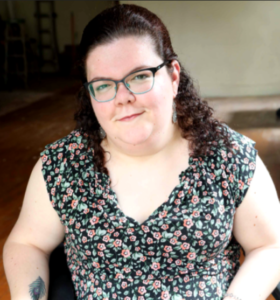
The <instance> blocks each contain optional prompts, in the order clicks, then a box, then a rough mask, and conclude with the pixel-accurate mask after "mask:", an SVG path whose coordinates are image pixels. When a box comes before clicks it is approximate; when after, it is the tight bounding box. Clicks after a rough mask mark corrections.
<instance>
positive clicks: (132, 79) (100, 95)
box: [84, 60, 171, 102]
mask: <svg viewBox="0 0 280 300" xmlns="http://www.w3.org/2000/svg"><path fill="white" fill-rule="evenodd" d="M170 62H171V60H168V61H165V62H163V63H162V64H160V65H159V66H157V67H155V68H148V69H142V70H139V71H136V72H133V73H131V74H129V75H127V76H125V77H124V78H123V79H122V80H111V79H100V80H93V81H90V82H86V83H84V86H85V87H86V89H88V91H89V93H90V95H91V96H92V97H93V98H94V99H95V100H96V101H98V102H108V101H111V100H113V99H114V98H115V97H116V94H117V86H118V83H119V82H122V83H123V84H124V86H125V87H126V88H127V89H128V90H129V91H130V92H132V93H133V94H137V95H139V94H145V93H147V92H149V91H150V90H151V89H152V88H153V86H154V83H155V73H156V72H157V71H158V70H160V69H161V68H162V67H163V66H165V65H167V64H168V63H170Z"/></svg>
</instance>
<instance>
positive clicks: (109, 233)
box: [41, 126, 257, 300]
mask: <svg viewBox="0 0 280 300" xmlns="http://www.w3.org/2000/svg"><path fill="white" fill-rule="evenodd" d="M226 128H227V130H228V133H229V134H230V136H231V138H232V140H233V141H235V144H234V146H233V148H234V151H229V150H228V149H227V148H225V147H223V145H217V143H216V144H215V143H213V145H212V147H213V149H211V150H212V151H211V153H210V154H209V155H208V156H201V157H190V160H189V165H190V166H189V167H188V168H187V169H186V170H184V171H183V172H182V173H181V174H180V175H179V178H180V183H179V184H178V185H177V186H176V187H174V189H173V191H171V193H170V196H169V199H168V201H166V202H164V203H162V205H160V206H159V207H158V208H157V209H156V210H155V211H154V212H153V213H152V214H151V215H150V216H149V218H148V219H147V220H146V221H145V222H143V223H142V224H139V223H138V222H137V221H136V220H134V219H133V218H131V217H129V216H126V215H124V213H123V212H122V210H121V209H120V208H119V206H118V200H117V197H116V194H115V193H114V191H113V190H112V189H111V188H110V182H111V180H110V178H109V176H107V175H106V174H103V173H100V172H96V171H95V170H94V166H93V161H92V156H93V155H94V152H93V149H87V138H88V135H87V134H85V133H82V131H80V130H78V129H77V130H73V131H72V132H71V133H70V134H68V135H67V136H66V137H64V138H61V139H60V140H58V141H56V142H54V143H51V144H49V145H47V146H46V147H45V150H44V151H43V152H41V159H42V163H43V167H42V173H43V176H44V179H45V183H46V188H47V191H48V193H49V197H50V201H51V203H52V206H53V208H54V209H55V211H56V212H57V214H58V216H59V218H60V221H61V223H62V224H63V225H64V227H65V238H64V251H65V254H66V257H67V264H68V268H69V270H70V272H71V275H72V282H73V286H74V289H75V294H76V297H77V300H82V299H83V300H84V299H95V300H104V299H125V300H140V299H141V300H154V299H163V300H164V299H170V300H179V299H185V300H186V299H189V300H197V299H198V300H200V299H201V300H220V299H222V298H223V295H224V294H225V292H226V291H227V288H228V287H229V285H230V283H231V281H232V279H233V278H234V276H235V274H236V272H237V271H238V269H239V266H240V265H239V257H240V249H241V246H240V245H239V244H238V242H237V241H236V240H235V238H234V236H233V234H232V228H233V219H234V214H235V211H236V209H237V208H238V206H239V205H240V204H241V203H242V200H243V199H244V196H245V194H246V192H247V190H248V188H249V185H250V182H251V180H252V178H253V174H254V170H255V166H256V164H255V162H256V155H257V150H256V149H255V148H254V145H255V142H254V141H252V140H250V139H248V138H247V137H245V136H244V135H242V134H240V133H238V132H236V131H234V130H232V129H231V128H229V127H227V126H226ZM62 158H63V159H62Z"/></svg>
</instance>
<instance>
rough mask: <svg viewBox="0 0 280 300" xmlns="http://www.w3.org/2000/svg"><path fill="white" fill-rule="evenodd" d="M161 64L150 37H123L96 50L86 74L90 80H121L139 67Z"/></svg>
mask: <svg viewBox="0 0 280 300" xmlns="http://www.w3.org/2000/svg"><path fill="white" fill-rule="evenodd" d="M161 62H162V59H161V58H160V57H159V56H158V54H157V53H156V52H155V47H154V45H153V43H152V41H151V39H150V38H149V37H146V36H145V37H123V38H120V39H118V40H115V41H113V42H110V43H107V44H104V45H100V46H97V47H96V48H94V49H93V50H92V51H91V52H90V53H89V54H88V57H87V59H86V73H87V78H88V80H90V78H93V77H94V76H104V77H112V78H114V77H115V78H119V77H121V76H125V75H126V74H127V73H128V72H130V71H131V70H132V69H133V68H136V67H138V66H142V65H147V66H150V67H155V66H157V65H158V64H160V63H161Z"/></svg>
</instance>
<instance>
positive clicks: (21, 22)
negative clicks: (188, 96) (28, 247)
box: [0, 0, 280, 299]
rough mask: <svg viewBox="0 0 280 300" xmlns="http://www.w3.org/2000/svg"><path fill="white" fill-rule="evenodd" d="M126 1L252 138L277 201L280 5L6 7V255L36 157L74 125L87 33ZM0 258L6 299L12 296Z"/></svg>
mask: <svg viewBox="0 0 280 300" xmlns="http://www.w3.org/2000/svg"><path fill="white" fill-rule="evenodd" d="M122 3H134V4H137V5H141V6H144V7H146V8H148V9H149V10H151V11H152V12H154V13H156V14H157V15H158V16H159V17H160V18H161V19H162V20H163V22H164V23H165V24H166V26H167V28H168V29H169V32H170V34H171V39H172V43H173V46H174V50H175V52H176V53H177V54H178V56H179V58H180V61H181V63H182V64H183V66H184V67H185V68H186V69H187V70H188V71H189V73H190V75H191V76H192V77H193V79H194V81H195V85H196V86H197V88H198V89H199V91H200V94H201V96H202V97H203V98H204V100H206V101H207V102H208V103H209V105H210V106H212V107H213V108H214V114H215V116H216V117H217V118H218V119H220V120H222V121H224V122H226V123H227V124H228V125H229V126H230V127H232V128H233V129H235V130H237V131H239V132H241V133H242V134H245V135H246V136H248V137H250V138H251V139H253V140H254V141H256V143H257V144H256V148H257V149H258V151H259V155H260V157H261V158H262V159H263V161H264V163H265V164H266V166H267V168H268V169H269V172H270V174H271V176H272V179H273V181H274V183H275V186H276V189H277V192H278V195H279V192H280V110H279V109H280V22H279V15H280V2H278V1H81V0H80V1H0V138H1V148H0V151H1V152H0V168H1V169H2V172H1V174H0V185H1V194H2V196H1V198H0V207H1V212H0V225H1V226H0V248H1V249H2V247H3V245H4V242H5V240H6V238H7V236H8V234H9V233H10V231H11V229H12V227H13V225H14V224H15V222H16V220H17V217H18V215H19V212H20V209H21V204H22V201H23V196H24V192H25V189H26V185H27V182H28V179H29V176H30V173H31V170H32V168H33V166H34V164H35V162H36V161H37V160H38V158H39V153H40V152H41V151H42V150H43V148H44V146H45V145H47V144H48V143H51V142H54V141H55V140H57V139H59V138H61V137H63V136H65V135H67V134H68V133H69V132H70V131H71V130H73V128H74V125H75V123H74V120H73V115H74V112H75V109H76V94H77V91H78V89H79V88H80V86H81V83H80V81H79V79H78V77H77V72H76V69H75V60H76V57H77V47H78V44H79V42H80V40H81V37H82V33H83V29H84V27H85V26H86V24H87V23H88V22H89V21H90V20H91V19H92V18H93V17H94V16H95V15H97V14H98V13H100V12H101V11H102V10H104V9H106V8H108V7H112V6H114V5H118V4H122ZM264 201H265V199H264ZM0 255H1V256H0V299H10V296H9V289H8V285H7V282H6V279H5V275H4V270H3V262H2V252H1V254H0ZM243 259H244V257H243V256H242V257H241V262H242V260H243ZM269 299H274V298H273V296H270V298H269Z"/></svg>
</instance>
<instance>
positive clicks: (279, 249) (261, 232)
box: [225, 157, 280, 300]
mask: <svg viewBox="0 0 280 300" xmlns="http://www.w3.org/2000/svg"><path fill="white" fill-rule="evenodd" d="M279 216H280V204H279V199H278V197H277V193H276V190H275V187H274V184H273V182H272V180H271V177H270V175H269V173H268V171H267V169H266V167H265V165H264V164H263V162H262V160H261V159H260V158H259V157H257V160H256V171H255V174H254V177H253V180H252V183H251V186H250V188H249V190H248V192H247V194H246V196H245V198H244V200H243V202H242V204H241V205H240V206H239V207H238V208H237V210H236V214H235V219H234V226H233V234H234V236H235V238H236V240H237V241H238V242H239V243H240V245H241V246H242V247H243V249H244V250H245V260H244V262H243V264H242V266H241V267H240V269H239V270H238V272H237V274H236V276H235V277H234V279H233V281H232V282H231V285H230V286H229V289H228V291H227V292H228V293H232V294H234V295H236V296H237V297H239V298H240V299H242V300H265V299H266V298H267V297H268V296H269V295H270V293H271V292H272V291H273V290H274V288H275V287H276V285H277V284H278V282H279V281H280V218H279ZM225 299H226V300H228V299H229V300H230V299H233V298H231V297H226V298H225Z"/></svg>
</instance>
